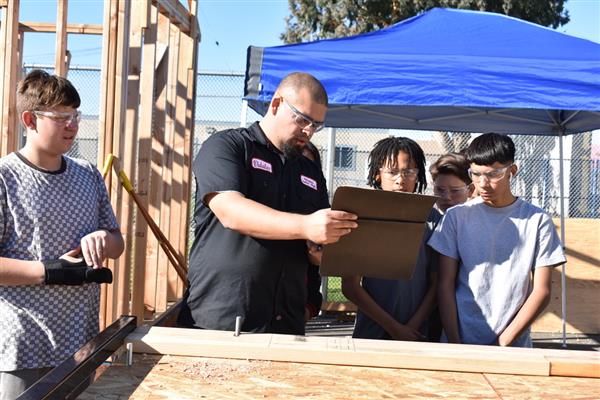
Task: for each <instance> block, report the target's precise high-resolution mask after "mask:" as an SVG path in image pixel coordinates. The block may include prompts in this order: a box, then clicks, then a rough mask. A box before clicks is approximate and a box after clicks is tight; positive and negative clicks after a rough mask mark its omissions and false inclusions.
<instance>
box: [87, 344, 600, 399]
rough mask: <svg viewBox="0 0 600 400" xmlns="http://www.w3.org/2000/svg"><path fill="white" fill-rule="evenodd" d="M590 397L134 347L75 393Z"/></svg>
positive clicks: (538, 384)
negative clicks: (123, 361) (129, 356)
mask: <svg viewBox="0 0 600 400" xmlns="http://www.w3.org/2000/svg"><path fill="white" fill-rule="evenodd" d="M106 393H110V395H111V396H115V397H117V396H119V398H128V399H150V398H151V399H195V398H207V399H260V398H269V399H286V400H287V399H349V398H352V399H368V400H375V399H406V398H422V399H433V398H445V399H525V398H540V399H542V398H551V399H569V400H572V399H591V398H595V397H597V396H596V394H597V393H598V380H597V379H591V378H570V377H557V376H525V375H506V374H487V373H467V372H450V371H431V370H411V369H396V368H376V367H359V366H340V365H324V364H302V363H293V362H274V361H260V360H259V361H256V360H226V359H214V358H204V357H182V356H167V355H165V356H161V355H141V354H135V355H134V358H133V366H131V367H123V366H111V367H110V368H108V370H107V371H106V373H105V374H104V375H102V376H101V377H100V378H99V380H98V381H96V382H95V383H94V384H92V385H91V386H90V387H89V388H88V389H87V390H86V391H85V392H84V393H83V394H82V395H81V396H80V397H79V398H80V399H84V400H87V399H98V398H104V397H103V396H105V395H106Z"/></svg>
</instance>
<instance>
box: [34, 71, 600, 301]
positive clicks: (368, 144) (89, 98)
mask: <svg viewBox="0 0 600 400" xmlns="http://www.w3.org/2000/svg"><path fill="white" fill-rule="evenodd" d="M31 68H33V66H27V67H26V68H25V70H26V71H29V70H31ZM42 68H43V69H46V70H49V71H50V72H52V69H53V68H52V67H44V66H42ZM69 79H70V80H71V81H72V82H73V84H74V85H75V87H77V89H78V90H79V93H80V95H81V98H82V105H81V110H82V112H83V118H82V123H81V125H80V129H79V134H78V138H77V140H76V143H75V145H74V146H73V149H72V150H71V151H70V154H71V155H73V156H75V157H81V158H85V159H87V160H89V161H91V162H93V163H97V158H98V145H97V138H98V113H99V109H100V70H99V69H95V68H78V67H77V68H76V67H72V68H71V69H70V71H69ZM243 87H244V75H243V74H241V73H218V72H215V73H200V74H198V77H197V98H196V125H195V137H194V154H197V152H198V149H199V147H200V146H201V144H202V142H203V141H204V140H205V139H206V138H207V137H208V136H209V135H211V134H214V133H215V132H218V131H220V130H223V129H227V128H235V127H238V126H240V125H241V124H243V125H248V124H250V123H252V122H253V121H256V120H258V119H260V115H258V114H256V113H255V112H254V111H252V110H251V109H248V110H247V112H245V113H242V111H243V107H242V96H243ZM243 116H245V120H244V121H241V119H242V118H243ZM391 135H393V136H407V137H410V138H412V139H414V140H415V141H417V142H418V143H419V144H420V145H421V147H422V148H423V150H424V152H425V154H426V157H427V163H428V165H429V164H431V163H432V162H433V161H435V160H436V159H437V158H438V157H439V156H440V155H441V154H444V153H446V152H447V151H457V150H460V149H462V148H464V147H465V146H466V145H467V144H468V141H469V139H470V137H471V135H465V134H454V135H453V134H446V133H440V132H424V131H401V130H394V129H345V128H344V129H337V130H336V131H335V151H334V152H333V153H334V157H333V158H334V159H333V160H331V161H332V162H333V166H334V169H333V180H332V182H331V183H330V187H331V193H333V192H334V191H335V189H336V188H337V187H339V186H343V185H351V186H362V187H365V186H366V172H367V159H368V155H369V152H370V150H371V149H372V147H373V144H374V143H375V142H377V141H378V140H380V139H382V138H384V137H387V136H391ZM512 138H513V140H514V141H515V145H516V147H517V156H516V158H517V159H516V160H515V163H516V164H517V165H518V166H519V173H518V174H517V176H516V177H515V179H514V181H513V190H514V192H515V193H516V194H517V195H518V196H521V197H523V198H524V199H526V200H528V201H530V202H532V203H534V204H536V205H538V206H540V207H542V208H544V209H545V210H547V211H548V212H549V213H550V214H551V215H553V216H558V213H559V212H560V191H559V167H560V161H559V141H558V138H555V137H545V136H512ZM313 142H314V143H315V145H316V146H317V147H318V148H319V150H320V152H321V157H322V160H323V163H324V165H327V164H326V163H327V143H328V130H327V129H325V130H323V131H321V132H319V133H318V134H316V135H315V136H314V137H313ZM563 149H564V163H563V167H564V190H565V192H564V198H565V215H566V216H568V217H572V218H600V132H598V131H596V133H583V134H578V135H571V136H566V137H565V138H564V139H563ZM427 193H431V185H429V188H428V190H427ZM328 288H329V290H328V298H327V300H329V301H344V298H343V296H342V295H341V292H340V282H339V279H337V278H332V279H330V280H329V283H328Z"/></svg>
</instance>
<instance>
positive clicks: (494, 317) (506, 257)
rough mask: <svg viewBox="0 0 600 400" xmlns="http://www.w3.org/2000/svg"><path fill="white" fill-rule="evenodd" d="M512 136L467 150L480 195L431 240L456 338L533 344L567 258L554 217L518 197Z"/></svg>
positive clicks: (448, 326) (490, 138)
mask: <svg viewBox="0 0 600 400" xmlns="http://www.w3.org/2000/svg"><path fill="white" fill-rule="evenodd" d="M514 156H515V147H514V144H513V142H512V140H511V139H510V138H509V137H508V136H504V135H499V134H495V133H487V134H484V135H481V136H479V137H477V138H476V139H474V140H473V142H472V143H471V145H470V146H469V148H468V149H467V152H466V157H467V159H468V160H469V162H470V169H469V175H470V177H471V179H472V180H473V183H474V185H475V189H476V190H477V191H478V192H479V196H480V197H478V198H476V199H473V200H471V201H469V202H467V203H465V204H462V205H457V206H455V207H453V208H451V209H449V210H448V212H447V213H446V215H445V216H444V218H443V219H442V222H441V223H440V224H438V226H437V228H436V230H435V232H434V233H433V235H432V237H431V239H430V240H429V245H430V246H431V247H432V248H433V249H434V250H436V251H437V252H439V253H440V254H441V255H440V262H439V289H438V294H439V305H440V315H441V319H442V324H443V327H444V332H445V334H446V337H447V339H448V342H451V343H468V344H484V345H500V346H519V347H531V345H532V344H531V338H530V335H529V327H530V325H531V323H532V322H533V321H534V320H535V318H536V317H537V316H538V315H539V314H540V313H541V312H542V310H543V309H544V308H545V307H546V305H547V304H548V302H549V301H550V287H551V272H552V270H551V267H555V266H557V265H560V264H563V263H564V262H565V261H566V259H565V255H564V252H563V249H562V245H561V243H560V240H559V238H558V235H557V233H556V229H555V227H554V224H553V222H552V219H551V218H550V216H548V214H546V213H545V212H544V211H543V210H542V209H540V208H538V207H536V206H534V205H532V204H530V203H527V202H526V201H524V200H522V199H520V198H518V197H515V196H514V195H513V194H512V192H511V188H510V180H511V178H512V177H513V176H514V175H515V174H516V172H517V166H516V165H515V164H514Z"/></svg>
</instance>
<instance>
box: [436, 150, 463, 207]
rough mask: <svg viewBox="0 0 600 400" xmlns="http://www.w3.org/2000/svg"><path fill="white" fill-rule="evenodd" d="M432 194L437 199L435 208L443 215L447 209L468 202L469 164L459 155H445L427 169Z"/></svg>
mask: <svg viewBox="0 0 600 400" xmlns="http://www.w3.org/2000/svg"><path fill="white" fill-rule="evenodd" d="M429 173H430V174H431V179H432V180H433V194H435V195H436V196H437V197H439V200H438V201H437V202H436V203H435V208H436V209H437V210H438V211H439V212H440V214H444V213H445V212H446V210H447V209H449V208H450V207H454V206H455V205H458V204H462V203H464V202H465V201H467V200H469V198H470V197H471V195H472V194H473V182H472V181H471V177H469V162H468V161H467V159H466V158H465V156H464V155H462V154H460V153H447V154H444V155H442V156H440V158H438V159H437V160H436V162H434V163H433V164H431V166H430V167H429Z"/></svg>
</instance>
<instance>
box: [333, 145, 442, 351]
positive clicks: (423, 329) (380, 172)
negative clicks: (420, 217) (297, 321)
mask: <svg viewBox="0 0 600 400" xmlns="http://www.w3.org/2000/svg"><path fill="white" fill-rule="evenodd" d="M425 173H426V171H425V155H424V154H423V150H422V149H421V147H420V146H419V145H418V144H417V143H416V142H415V141H414V140H411V139H408V138H404V137H390V138H386V139H382V140H380V141H379V142H377V143H376V144H375V147H374V148H373V150H372V151H371V154H370V155H369V176H368V180H367V184H368V185H369V186H371V187H373V188H375V189H379V190H386V191H393V192H406V193H415V192H416V193H422V192H423V190H425V188H426V186H427V180H426V175H425ZM434 222H435V221H433V220H432V219H431V215H430V218H428V221H427V227H426V229H425V237H424V239H423V241H422V243H421V246H420V249H419V256H418V259H417V265H416V266H415V269H414V273H413V276H412V277H411V279H409V280H392V279H380V278H368V277H361V276H352V277H344V278H342V292H343V293H344V295H345V296H346V297H347V298H348V299H349V300H350V301H352V302H353V303H354V304H356V306H357V307H358V313H357V316H356V324H355V326H354V333H353V335H352V336H353V337H355V338H362V339H393V340H425V339H427V338H428V336H427V335H428V332H427V325H428V318H429V316H430V314H431V312H432V310H433V309H434V308H435V300H436V299H435V298H436V288H435V284H436V282H435V273H434V272H435V271H434V270H433V269H432V255H433V254H432V252H431V249H429V248H428V247H427V246H426V243H427V240H428V239H429V236H430V234H431V232H432V230H433V224H434ZM401 244H402V238H398V245H399V246H401Z"/></svg>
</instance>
